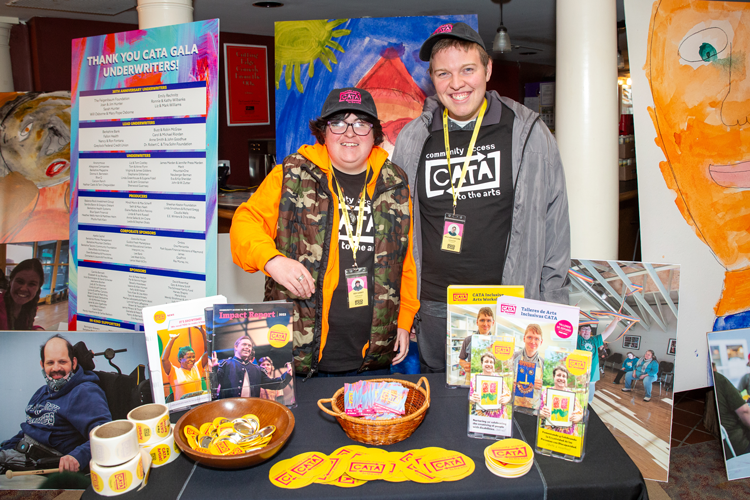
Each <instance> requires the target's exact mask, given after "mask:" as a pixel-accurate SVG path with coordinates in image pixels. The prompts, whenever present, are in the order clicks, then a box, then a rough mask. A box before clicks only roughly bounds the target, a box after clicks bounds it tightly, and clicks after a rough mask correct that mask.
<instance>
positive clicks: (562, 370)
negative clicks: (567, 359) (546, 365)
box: [552, 365, 570, 380]
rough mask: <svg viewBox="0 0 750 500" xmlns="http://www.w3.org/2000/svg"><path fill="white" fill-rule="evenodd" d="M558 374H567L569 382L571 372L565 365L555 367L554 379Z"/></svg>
mask: <svg viewBox="0 0 750 500" xmlns="http://www.w3.org/2000/svg"><path fill="white" fill-rule="evenodd" d="M557 372H563V373H565V378H566V379H568V380H569V379H570V372H569V371H568V369H567V368H565V367H564V366H563V365H557V366H556V367H554V368H553V369H552V376H553V377H554V376H555V373H557Z"/></svg>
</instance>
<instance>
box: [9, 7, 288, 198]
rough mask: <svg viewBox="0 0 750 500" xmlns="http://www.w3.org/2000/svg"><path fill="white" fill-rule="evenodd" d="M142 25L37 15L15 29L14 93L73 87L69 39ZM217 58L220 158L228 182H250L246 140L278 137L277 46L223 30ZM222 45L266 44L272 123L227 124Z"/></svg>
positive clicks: (270, 40) (270, 39)
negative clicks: (226, 162) (226, 167)
mask: <svg viewBox="0 0 750 500" xmlns="http://www.w3.org/2000/svg"><path fill="white" fill-rule="evenodd" d="M136 29H138V26H137V25H135V24H123V23H106V22H99V21H84V20H78V19H58V18H51V17H34V18H32V19H30V20H29V22H28V23H27V25H25V26H24V25H16V26H14V27H13V29H12V30H11V39H10V52H11V64H12V67H13V85H14V87H15V90H16V91H19V92H21V91H37V92H42V91H55V90H70V89H71V76H70V65H71V42H72V40H73V39H75V38H84V37H90V36H98V35H106V34H108V33H118V32H121V31H131V30H136ZM219 41H220V43H221V44H222V47H221V52H220V56H219V88H220V91H219V159H221V160H229V161H230V162H231V166H232V175H231V176H230V178H229V183H230V184H238V185H248V184H249V181H250V176H249V174H248V146H247V143H248V140H249V139H268V138H273V137H274V135H275V132H274V131H275V127H276V123H275V119H274V116H275V101H274V81H273V75H274V71H273V68H274V64H273V61H274V46H273V37H272V36H257V35H244V34H240V33H223V32H222V33H220V36H219ZM224 43H240V44H246V45H265V46H266V47H267V55H268V60H267V64H268V85H269V98H270V103H269V106H270V110H271V124H270V125H263V126H247V127H228V126H227V124H226V123H227V117H226V92H225V88H224V48H223V44H224Z"/></svg>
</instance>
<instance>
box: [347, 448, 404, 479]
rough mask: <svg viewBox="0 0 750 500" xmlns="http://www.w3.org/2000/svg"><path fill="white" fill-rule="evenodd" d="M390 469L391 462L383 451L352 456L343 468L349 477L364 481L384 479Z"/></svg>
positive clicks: (391, 468) (391, 467) (391, 469)
mask: <svg viewBox="0 0 750 500" xmlns="http://www.w3.org/2000/svg"><path fill="white" fill-rule="evenodd" d="M368 451H369V450H368ZM392 471H393V466H392V462H391V461H390V459H389V458H388V455H387V454H384V453H366V454H363V455H359V456H356V457H353V458H352V459H351V460H350V461H349V465H348V466H347V467H346V470H345V472H346V473H347V474H349V475H350V476H351V477H353V478H355V479H362V480H365V481H371V480H375V479H384V478H385V476H386V474H390V473H391V472H392Z"/></svg>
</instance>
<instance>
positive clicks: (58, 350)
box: [39, 339, 78, 380]
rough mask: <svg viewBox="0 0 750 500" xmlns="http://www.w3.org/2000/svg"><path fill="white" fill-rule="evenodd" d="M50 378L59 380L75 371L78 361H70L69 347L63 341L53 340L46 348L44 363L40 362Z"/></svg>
mask: <svg viewBox="0 0 750 500" xmlns="http://www.w3.org/2000/svg"><path fill="white" fill-rule="evenodd" d="M39 364H40V365H42V369H44V373H46V374H47V376H48V377H50V378H52V379H55V380H58V379H61V378H66V377H67V376H68V375H70V372H72V371H75V369H76V367H77V366H78V360H77V359H76V358H73V360H72V361H71V360H70V357H69V356H68V346H67V344H66V343H65V341H64V340H63V339H51V340H50V341H49V342H47V345H46V346H44V361H39Z"/></svg>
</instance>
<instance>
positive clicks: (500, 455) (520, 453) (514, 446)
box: [487, 439, 534, 464]
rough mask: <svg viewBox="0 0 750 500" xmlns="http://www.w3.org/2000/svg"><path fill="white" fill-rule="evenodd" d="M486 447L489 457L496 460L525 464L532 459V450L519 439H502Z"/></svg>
mask: <svg viewBox="0 0 750 500" xmlns="http://www.w3.org/2000/svg"><path fill="white" fill-rule="evenodd" d="M487 449H488V452H487V453H488V454H489V457H490V458H491V459H492V460H495V461H497V462H507V463H509V464H525V463H528V462H530V461H532V460H533V459H534V450H532V449H531V446H529V445H528V444H526V443H524V442H523V441H521V440H520V439H503V440H502V441H498V442H496V443H494V444H491V445H490V446H488V447H487Z"/></svg>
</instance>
